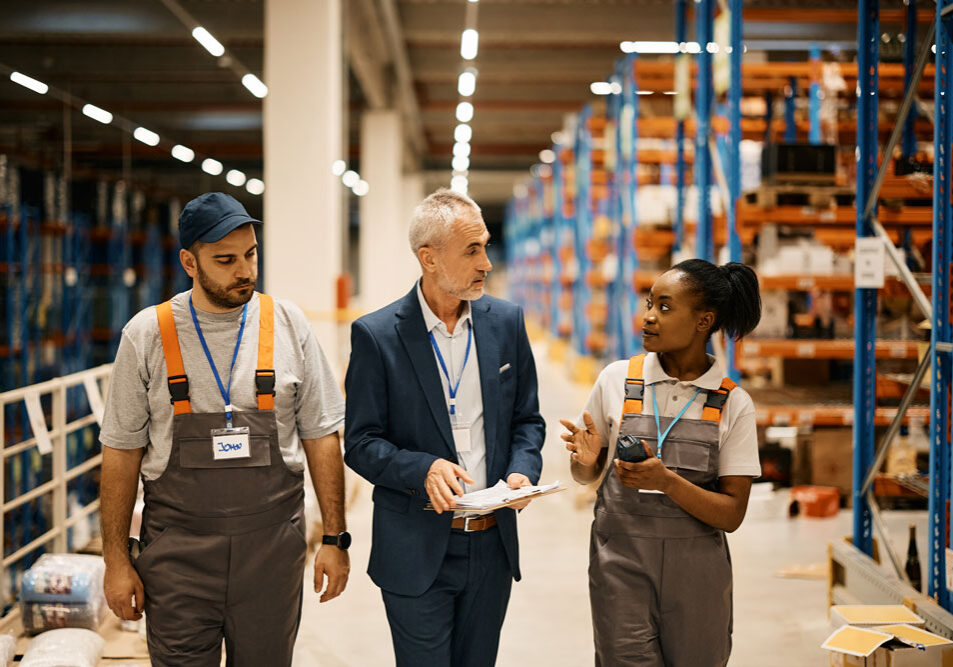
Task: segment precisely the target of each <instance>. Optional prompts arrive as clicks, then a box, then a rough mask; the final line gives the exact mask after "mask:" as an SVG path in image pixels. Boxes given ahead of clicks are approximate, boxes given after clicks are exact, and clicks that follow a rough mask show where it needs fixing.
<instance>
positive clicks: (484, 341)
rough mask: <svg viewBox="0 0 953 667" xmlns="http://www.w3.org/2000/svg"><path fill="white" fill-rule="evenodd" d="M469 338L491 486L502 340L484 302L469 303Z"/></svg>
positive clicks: (487, 471) (487, 301)
mask: <svg viewBox="0 0 953 667" xmlns="http://www.w3.org/2000/svg"><path fill="white" fill-rule="evenodd" d="M470 305H471V307H472V310H471V316H472V318H473V338H474V340H475V341H476V350H477V358H478V359H479V361H480V389H481V393H482V395H483V436H484V438H485V440H486V473H487V484H489V485H490V486H492V485H493V484H494V483H495V480H494V479H492V478H491V475H492V474H493V473H492V470H493V458H494V454H495V453H496V432H497V415H498V414H499V399H500V369H499V361H500V349H499V345H498V342H497V341H499V340H501V339H502V337H501V335H500V332H499V331H497V323H496V318H495V317H494V313H492V312H490V303H489V300H488V299H479V300H477V301H471V302H470Z"/></svg>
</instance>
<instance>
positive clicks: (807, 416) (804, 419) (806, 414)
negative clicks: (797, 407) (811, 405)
mask: <svg viewBox="0 0 953 667" xmlns="http://www.w3.org/2000/svg"><path fill="white" fill-rule="evenodd" d="M797 421H798V424H813V423H814V411H813V410H801V411H800V412H798V413H797Z"/></svg>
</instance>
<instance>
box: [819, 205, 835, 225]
mask: <svg viewBox="0 0 953 667" xmlns="http://www.w3.org/2000/svg"><path fill="white" fill-rule="evenodd" d="M817 219H818V220H820V221H821V222H835V221H836V220H837V212H836V211H834V210H833V209H829V208H828V209H825V210H823V211H821V212H820V214H819V215H818V216H817Z"/></svg>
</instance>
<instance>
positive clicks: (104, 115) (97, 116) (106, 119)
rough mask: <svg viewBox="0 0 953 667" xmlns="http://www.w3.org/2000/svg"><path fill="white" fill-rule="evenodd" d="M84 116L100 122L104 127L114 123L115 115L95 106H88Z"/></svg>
mask: <svg viewBox="0 0 953 667" xmlns="http://www.w3.org/2000/svg"><path fill="white" fill-rule="evenodd" d="M83 115H84V116H89V117H90V118H92V119H93V120H98V121H99V122H100V123H102V124H103V125H109V124H110V123H111V122H113V115H112V114H111V113H109V112H108V111H106V110H105V109H100V108H99V107H98V106H96V105H95V104H87V105H85V106H84V107H83Z"/></svg>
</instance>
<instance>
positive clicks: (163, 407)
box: [99, 290, 344, 480]
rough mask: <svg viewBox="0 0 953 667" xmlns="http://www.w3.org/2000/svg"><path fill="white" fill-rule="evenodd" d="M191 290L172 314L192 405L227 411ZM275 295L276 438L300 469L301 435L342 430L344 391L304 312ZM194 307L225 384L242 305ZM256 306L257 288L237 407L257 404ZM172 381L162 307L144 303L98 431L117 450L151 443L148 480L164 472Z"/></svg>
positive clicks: (235, 386)
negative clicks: (159, 315)
mask: <svg viewBox="0 0 953 667" xmlns="http://www.w3.org/2000/svg"><path fill="white" fill-rule="evenodd" d="M191 294H192V292H191V290H190V291H188V292H182V293H181V294H176V295H175V296H174V297H172V313H173V316H174V318H175V326H176V332H177V333H178V336H179V349H181V350H182V363H183V364H184V365H185V373H186V375H187V376H188V378H189V389H190V394H191V403H192V411H193V412H224V410H225V402H224V400H223V399H222V394H221V392H220V391H219V389H218V384H217V383H216V382H215V376H214V375H213V374H212V369H211V367H210V366H209V363H208V361H207V359H206V357H205V352H204V351H203V350H202V344H201V343H200V342H199V338H198V334H197V333H196V331H195V325H194V323H193V322H192V315H191V313H190V312H189V298H190V297H191ZM274 301H275V354H274V363H275V372H276V375H277V379H276V385H275V390H276V392H277V395H276V397H275V411H276V416H277V419H278V441H279V444H280V446H281V454H282V457H283V458H284V461H285V463H286V464H287V465H288V467H289V468H291V469H292V470H302V469H303V468H304V450H303V449H302V447H301V443H300V440H299V438H305V439H310V438H320V437H322V436H325V435H328V434H330V433H334V432H335V431H337V430H338V429H340V428H341V426H342V425H343V424H344V398H343V397H342V396H341V390H340V389H339V387H338V384H337V382H336V381H335V379H334V375H333V374H332V373H331V369H330V367H329V365H328V361H327V359H326V358H325V356H324V353H323V352H322V351H321V347H320V346H319V345H318V341H317V340H316V339H315V337H314V334H313V333H312V331H311V325H310V324H309V323H308V321H307V320H306V319H305V316H304V313H302V312H301V309H300V308H298V307H297V306H295V305H294V304H292V303H291V302H289V301H285V300H283V299H275V300H274ZM195 312H196V315H197V316H198V320H199V324H200V325H201V327H202V334H203V335H204V336H205V341H206V342H207V343H208V347H209V351H210V352H211V353H212V358H213V359H214V360H215V366H216V368H217V369H218V373H219V376H220V377H221V378H222V384H223V385H224V386H226V387H227V386H228V370H229V365H230V364H231V361H232V354H233V352H234V351H235V341H236V340H237V338H238V328H239V325H240V323H241V317H242V311H241V309H239V310H237V311H234V312H231V313H206V312H203V311H201V310H199V309H196V311H195ZM258 312H259V307H258V294H257V293H256V294H255V295H254V296H253V297H252V299H251V301H249V302H248V316H247V319H246V322H245V333H244V335H243V337H242V342H241V347H240V348H239V350H238V357H237V358H236V360H235V369H234V370H233V371H232V387H231V402H232V405H233V406H235V410H237V411H246V410H257V409H258V403H257V399H256V397H255V369H256V368H257V367H258ZM167 380H168V373H167V371H166V365H165V356H164V355H163V353H162V339H161V338H160V336H159V323H158V320H157V319H156V311H155V308H146V309H145V310H143V311H141V312H139V313H138V314H136V316H135V317H133V318H132V319H131V320H129V322H128V323H127V324H126V326H125V327H124V328H123V330H122V340H121V341H120V343H119V351H118V353H117V354H116V363H115V365H114V366H113V372H112V377H111V379H110V382H109V395H108V397H107V399H106V413H105V417H104V418H103V427H102V430H101V432H100V435H99V439H100V441H101V442H102V443H103V444H104V445H106V446H107V447H113V448H114V449H136V448H140V447H145V448H146V452H145V455H144V456H143V459H142V476H143V477H144V478H145V479H146V480H153V479H156V478H158V477H159V475H161V474H162V472H163V471H164V470H165V467H166V465H167V464H168V462H169V454H170V452H171V449H172V417H173V410H172V404H171V403H170V402H169V399H170V397H169V389H168V384H167ZM222 426H224V423H223V424H222Z"/></svg>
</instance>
